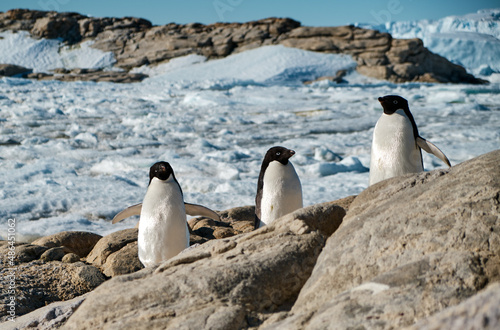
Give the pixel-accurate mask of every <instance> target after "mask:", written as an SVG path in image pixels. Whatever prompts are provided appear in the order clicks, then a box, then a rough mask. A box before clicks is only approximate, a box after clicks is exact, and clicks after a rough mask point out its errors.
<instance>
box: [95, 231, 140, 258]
mask: <svg viewBox="0 0 500 330" xmlns="http://www.w3.org/2000/svg"><path fill="white" fill-rule="evenodd" d="M137 231H138V230H137V228H131V229H124V230H120V231H117V232H114V233H111V234H109V235H107V236H105V237H103V238H101V239H100V240H99V241H98V242H97V244H95V246H94V248H93V249H92V251H91V252H90V253H89V254H88V256H87V262H88V263H91V264H94V265H96V266H102V265H104V264H105V263H106V260H107V259H108V257H109V256H110V255H111V254H112V253H115V252H116V251H118V250H120V249H122V248H123V247H124V246H126V245H127V244H129V243H132V242H136V241H137Z"/></svg>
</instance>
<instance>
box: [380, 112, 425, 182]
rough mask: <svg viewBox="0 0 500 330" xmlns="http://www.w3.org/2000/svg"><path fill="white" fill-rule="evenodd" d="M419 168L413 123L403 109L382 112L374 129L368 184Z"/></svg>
mask: <svg viewBox="0 0 500 330" xmlns="http://www.w3.org/2000/svg"><path fill="white" fill-rule="evenodd" d="M421 171H423V166H422V155H421V152H420V148H419V147H418V146H417V143H416V141H415V136H414V135H413V126H412V124H411V121H410V119H409V118H408V117H407V116H406V114H405V113H404V111H403V110H397V111H396V112H395V113H394V114H392V115H387V114H382V116H381V117H380V119H379V120H378V122H377V124H376V125H375V130H374V131H373V143H372V150H371V160H370V185H372V184H374V183H377V182H379V181H382V180H385V179H388V178H392V177H395V176H399V175H402V174H406V173H416V172H421Z"/></svg>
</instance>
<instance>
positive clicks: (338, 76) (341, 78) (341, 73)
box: [304, 70, 347, 85]
mask: <svg viewBox="0 0 500 330" xmlns="http://www.w3.org/2000/svg"><path fill="white" fill-rule="evenodd" d="M346 74H347V70H339V71H337V73H336V74H335V76H323V77H319V78H317V79H315V80H308V81H304V85H310V84H312V83H315V82H318V81H323V80H328V81H331V82H333V83H336V84H341V83H343V82H345V80H344V77H345V76H346Z"/></svg>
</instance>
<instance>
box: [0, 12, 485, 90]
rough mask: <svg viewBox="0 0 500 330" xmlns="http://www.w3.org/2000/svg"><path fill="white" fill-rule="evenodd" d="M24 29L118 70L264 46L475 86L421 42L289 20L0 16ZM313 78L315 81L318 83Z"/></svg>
mask: <svg viewBox="0 0 500 330" xmlns="http://www.w3.org/2000/svg"><path fill="white" fill-rule="evenodd" d="M4 30H11V31H18V30H26V31H30V33H31V34H32V35H33V36H35V37H38V38H61V39H62V40H64V42H66V43H68V44H75V43H78V42H82V41H88V40H92V41H93V42H94V43H93V45H92V47H94V48H97V49H100V50H102V51H105V52H113V54H114V57H115V59H116V66H117V67H119V68H122V69H124V70H126V71H129V70H130V69H132V68H134V67H140V66H142V65H148V64H159V63H163V62H166V61H169V60H170V59H172V58H175V57H179V56H185V55H189V54H199V55H203V56H206V57H207V58H208V59H214V58H221V57H225V56H228V55H230V54H235V53H239V52H242V51H245V50H249V49H253V48H257V47H261V46H265V45H278V44H281V45H284V46H287V47H295V48H301V49H305V50H310V51H317V52H325V53H336V54H338V53H343V54H349V55H351V56H353V58H354V59H355V60H356V61H357V63H358V67H357V70H358V72H360V73H361V74H364V75H367V76H370V77H374V78H377V79H384V80H389V81H392V82H408V81H418V82H447V83H473V84H481V83H485V81H483V80H480V79H476V78H475V77H473V76H472V75H470V74H467V72H466V71H465V69H464V68H462V67H460V66H458V65H455V64H453V63H451V62H449V61H448V60H446V59H444V58H443V57H441V56H438V55H436V54H433V53H431V52H430V51H429V50H427V49H426V48H425V47H423V44H422V41H421V40H419V39H409V40H405V39H393V38H392V37H391V35H389V34H388V33H381V32H379V31H375V30H368V29H362V28H359V27H355V26H352V25H349V26H337V27H308V26H301V25H300V23H299V22H297V21H294V20H292V19H289V18H266V19H262V20H258V21H252V22H246V23H215V24H210V25H203V24H197V23H193V24H174V23H170V24H167V25H163V26H152V24H151V22H149V21H147V20H144V19H140V18H133V17H125V18H109V17H105V18H96V17H87V16H84V15H80V14H77V13H57V12H42V11H29V10H23V9H16V10H11V11H7V12H5V13H0V31H4ZM31 77H34V78H36V79H59V80H65V81H71V80H90V81H110V82H136V81H141V80H142V79H144V78H145V76H144V75H140V74H130V73H128V72H118V73H117V72H114V71H113V72H112V73H110V72H106V71H101V72H99V73H95V72H94V73H78V74H77V73H67V72H66V73H62V74H56V75H52V76H44V75H39V74H32V75H31ZM318 78H319V77H318Z"/></svg>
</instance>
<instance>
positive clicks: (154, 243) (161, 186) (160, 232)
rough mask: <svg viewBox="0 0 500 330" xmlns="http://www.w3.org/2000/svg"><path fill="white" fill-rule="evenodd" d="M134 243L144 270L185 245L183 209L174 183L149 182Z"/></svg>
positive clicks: (177, 188) (171, 180) (184, 216)
mask: <svg viewBox="0 0 500 330" xmlns="http://www.w3.org/2000/svg"><path fill="white" fill-rule="evenodd" d="M137 244H138V249H139V260H140V261H141V262H142V263H143V264H144V266H146V267H148V266H151V265H154V264H156V263H159V262H161V261H165V260H168V259H170V258H172V257H174V256H176V255H177V254H179V253H180V252H181V251H182V250H184V249H185V248H187V247H188V246H189V230H188V227H187V222H186V210H185V207H184V201H183V198H182V192H181V190H180V187H179V185H178V184H177V182H176V181H175V180H173V179H169V180H166V181H162V180H159V179H157V178H153V179H152V180H151V183H150V185H149V187H148V190H147V192H146V196H145V197H144V201H143V203H142V210H141V216H140V222H139V233H138V240H137Z"/></svg>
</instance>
